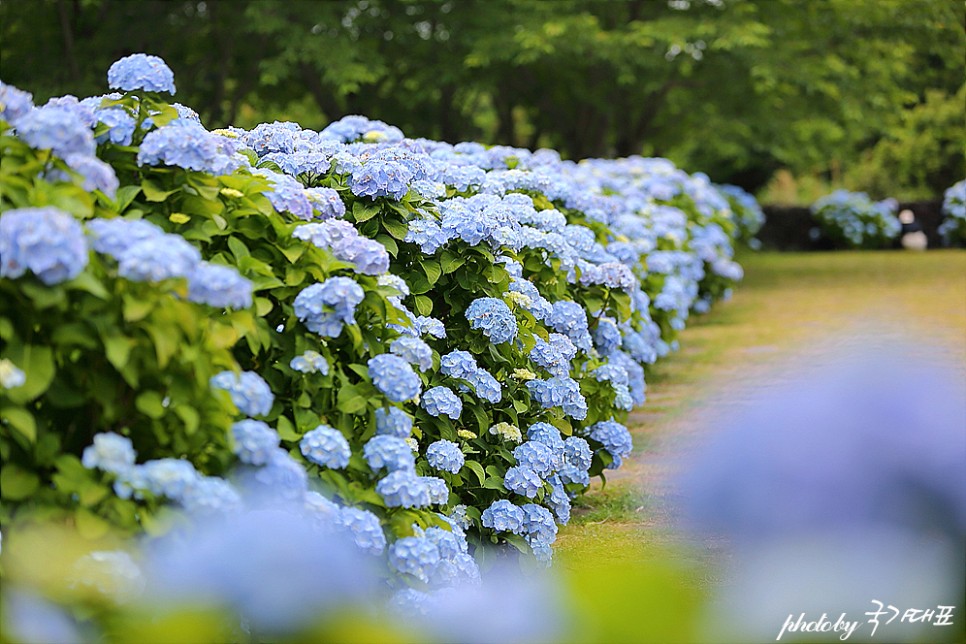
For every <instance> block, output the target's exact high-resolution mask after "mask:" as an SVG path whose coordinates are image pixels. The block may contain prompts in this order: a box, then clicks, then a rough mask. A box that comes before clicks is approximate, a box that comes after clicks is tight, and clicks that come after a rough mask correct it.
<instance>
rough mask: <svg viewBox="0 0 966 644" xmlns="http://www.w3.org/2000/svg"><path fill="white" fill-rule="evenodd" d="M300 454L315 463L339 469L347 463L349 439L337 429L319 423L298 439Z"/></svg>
mask: <svg viewBox="0 0 966 644" xmlns="http://www.w3.org/2000/svg"><path fill="white" fill-rule="evenodd" d="M299 449H300V450H301V451H302V455H303V456H305V458H307V459H308V460H310V461H312V462H313V463H315V464H316V465H321V466H322V467H328V468H330V469H335V470H340V469H342V468H344V467H345V466H346V465H348V464H349V457H350V456H352V452H351V450H350V449H349V441H347V440H346V439H345V436H343V435H342V432H340V431H339V430H337V429H333V428H332V427H329V426H328V425H319V426H318V427H316V428H315V429H313V430H312V431H310V432H307V433H306V434H305V436H303V437H302V440H301V441H299Z"/></svg>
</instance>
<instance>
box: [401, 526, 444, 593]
mask: <svg viewBox="0 0 966 644" xmlns="http://www.w3.org/2000/svg"><path fill="white" fill-rule="evenodd" d="M439 562H440V556H439V548H437V547H436V544H435V543H433V542H432V541H430V540H429V539H425V538H420V537H403V538H402V539H399V540H398V541H396V542H395V543H394V544H392V546H390V547H389V564H390V565H391V566H392V567H393V568H394V569H396V571H398V572H401V573H403V574H409V575H412V576H413V577H416V578H417V579H419V580H420V581H422V582H423V583H429V579H430V577H431V576H432V575H433V574H434V572H435V570H436V566H438V565H439Z"/></svg>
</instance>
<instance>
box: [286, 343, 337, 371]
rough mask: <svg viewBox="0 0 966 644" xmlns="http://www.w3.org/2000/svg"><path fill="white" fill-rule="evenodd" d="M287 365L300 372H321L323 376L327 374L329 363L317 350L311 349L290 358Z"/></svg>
mask: <svg viewBox="0 0 966 644" xmlns="http://www.w3.org/2000/svg"><path fill="white" fill-rule="evenodd" d="M288 366H289V367H290V368H292V369H293V370H295V371H298V372H300V373H321V374H322V375H323V376H327V375H329V363H328V361H327V360H326V359H325V356H323V355H322V354H321V353H319V352H318V351H312V350H311V349H310V350H308V351H306V352H305V353H303V354H302V355H299V356H295V357H294V358H292V359H291V360H290V361H289V363H288Z"/></svg>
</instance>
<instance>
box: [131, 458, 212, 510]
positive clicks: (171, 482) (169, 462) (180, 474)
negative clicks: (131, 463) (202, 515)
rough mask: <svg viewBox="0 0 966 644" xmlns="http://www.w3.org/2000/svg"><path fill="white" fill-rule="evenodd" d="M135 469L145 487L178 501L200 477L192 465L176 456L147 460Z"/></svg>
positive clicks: (153, 492)
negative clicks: (138, 472)
mask: <svg viewBox="0 0 966 644" xmlns="http://www.w3.org/2000/svg"><path fill="white" fill-rule="evenodd" d="M137 469H138V470H140V477H139V481H140V482H142V483H143V484H144V487H145V489H147V490H148V491H149V492H151V493H152V494H154V495H155V496H165V497H167V498H169V499H171V500H173V501H180V500H181V499H182V498H183V497H184V495H185V494H186V493H187V492H188V490H189V489H190V488H191V487H193V486H194V485H195V484H197V482H198V481H199V480H200V478H201V476H200V475H199V474H198V472H197V470H195V467H194V465H192V464H191V463H189V462H188V461H184V460H181V459H177V458H162V459H158V460H154V461H148V462H147V463H145V464H144V465H141V466H138V468H137Z"/></svg>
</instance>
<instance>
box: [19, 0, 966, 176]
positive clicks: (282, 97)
mask: <svg viewBox="0 0 966 644" xmlns="http://www.w3.org/2000/svg"><path fill="white" fill-rule="evenodd" d="M136 51H144V52H147V53H152V54H156V55H159V56H161V57H163V58H164V59H165V60H166V61H167V62H168V64H169V65H170V66H171V67H172V68H173V69H174V71H175V76H176V78H177V79H178V80H179V85H180V86H182V87H184V88H185V91H184V92H183V93H179V94H178V95H177V99H178V100H180V101H181V102H183V103H185V104H187V105H189V106H191V107H193V108H195V109H196V110H198V111H199V112H200V114H201V116H202V119H203V120H204V122H205V123H206V124H207V125H209V126H210V127H218V126H222V125H227V124H235V125H239V126H243V127H244V126H251V125H254V124H255V123H257V122H261V121H264V120H273V119H275V118H280V119H283V118H289V119H294V120H298V121H299V122H300V123H302V124H303V125H304V126H306V127H322V126H324V125H325V124H326V123H328V122H329V121H331V120H335V119H337V118H340V117H342V116H344V115H346V114H353V113H361V114H365V115H367V116H369V117H371V118H378V119H382V120H385V121H387V122H389V123H392V124H394V125H397V126H399V127H400V128H402V129H403V131H404V132H405V133H406V134H407V135H409V136H414V137H418V136H424V137H431V138H439V139H443V140H448V141H457V140H479V141H482V142H485V143H494V144H496V143H500V144H511V145H519V146H525V147H531V148H533V147H541V146H545V147H553V148H556V149H557V150H560V151H561V153H563V154H564V155H567V156H569V157H571V158H582V157H588V156H624V155H630V154H647V155H661V156H667V157H669V158H671V159H672V160H674V161H675V162H677V163H679V164H681V165H682V166H684V167H686V168H692V169H702V170H705V171H707V172H708V173H709V174H710V175H711V176H712V178H713V179H715V180H716V181H722V182H724V181H728V182H736V183H739V184H740V185H743V186H744V187H746V188H749V189H756V188H758V187H759V186H761V185H762V184H763V183H764V182H765V181H766V180H767V179H768V178H769V177H770V176H771V175H772V173H773V172H774V171H775V170H777V169H779V168H787V169H789V170H791V171H792V172H794V173H799V174H825V175H826V176H828V177H829V178H831V179H833V180H835V181H843V180H844V181H847V182H851V183H852V184H854V185H853V186H852V187H856V188H865V189H870V190H872V191H873V192H880V193H881V192H891V193H892V194H895V193H897V192H898V193H903V194H916V195H926V194H931V195H937V194H939V193H940V192H941V191H942V190H943V189H944V188H945V187H947V186H948V185H950V184H952V183H953V182H954V181H956V180H957V179H960V178H962V177H963V176H964V175H966V161H964V157H963V151H964V148H966V128H964V127H963V126H964V117H963V109H962V108H963V100H964V94H963V89H962V88H963V86H964V76H966V16H964V7H963V3H962V2H960V0H808V1H806V0H666V1H665V0H556V1H554V2H547V1H545V0H330V1H328V2H308V1H301V0H231V1H228V0H203V1H198V0H192V1H187V0H178V1H170V2H169V1H146V2H136V3H135V2H123V1H121V0H0V55H2V72H0V77H2V78H3V80H4V81H5V82H8V83H11V84H13V85H16V86H18V87H22V88H24V89H28V90H30V91H32V92H33V93H34V94H35V97H36V98H38V99H40V100H43V99H45V98H46V97H48V96H51V95H59V94H63V93H73V94H78V95H81V94H83V95H90V94H100V93H104V92H105V91H106V87H105V79H104V78H103V70H104V69H105V68H106V67H107V66H108V65H109V64H110V63H111V62H112V61H113V60H115V59H117V58H119V57H120V56H123V55H125V54H129V53H133V52H136Z"/></svg>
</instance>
